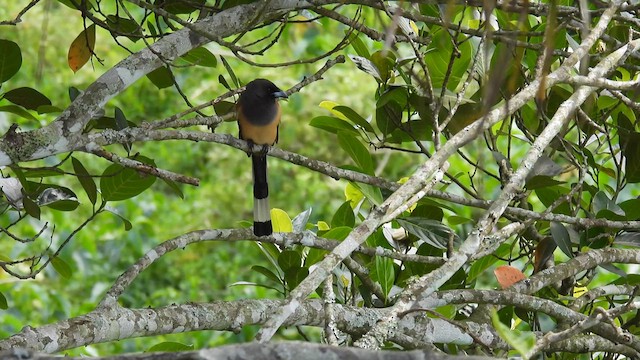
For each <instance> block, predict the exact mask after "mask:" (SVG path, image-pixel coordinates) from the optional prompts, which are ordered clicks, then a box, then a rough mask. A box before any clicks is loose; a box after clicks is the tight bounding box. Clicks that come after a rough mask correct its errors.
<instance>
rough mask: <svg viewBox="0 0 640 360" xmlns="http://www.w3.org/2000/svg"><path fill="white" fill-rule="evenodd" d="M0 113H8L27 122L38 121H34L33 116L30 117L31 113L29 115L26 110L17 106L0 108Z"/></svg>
mask: <svg viewBox="0 0 640 360" xmlns="http://www.w3.org/2000/svg"><path fill="white" fill-rule="evenodd" d="M0 112H8V113H12V114H15V115H18V116H20V117H22V118H25V119H27V120H33V121H38V119H36V118H35V117H34V116H33V115H31V113H29V112H28V111H27V110H25V109H23V108H22V107H20V106H17V105H5V106H0Z"/></svg>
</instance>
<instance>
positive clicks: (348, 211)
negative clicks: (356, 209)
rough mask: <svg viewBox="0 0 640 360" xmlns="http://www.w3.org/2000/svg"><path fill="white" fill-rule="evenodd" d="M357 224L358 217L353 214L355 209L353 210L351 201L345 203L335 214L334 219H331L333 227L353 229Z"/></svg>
mask: <svg viewBox="0 0 640 360" xmlns="http://www.w3.org/2000/svg"><path fill="white" fill-rule="evenodd" d="M355 223H356V217H355V215H354V214H353V209H352V208H351V203H350V202H349V201H345V202H344V203H343V204H342V205H340V207H339V208H338V210H337V211H336V213H335V214H333V218H331V227H332V228H337V227H340V226H346V227H350V228H352V227H353V226H354V225H355Z"/></svg>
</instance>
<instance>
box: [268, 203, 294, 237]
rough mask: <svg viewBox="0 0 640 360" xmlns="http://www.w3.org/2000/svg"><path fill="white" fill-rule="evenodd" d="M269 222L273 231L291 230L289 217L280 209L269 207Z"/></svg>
mask: <svg viewBox="0 0 640 360" xmlns="http://www.w3.org/2000/svg"><path fill="white" fill-rule="evenodd" d="M271 223H272V225H273V231H274V232H292V231H293V224H292V223H291V218H290V217H289V215H287V213H286V212H284V211H283V210H281V209H276V208H274V209H271Z"/></svg>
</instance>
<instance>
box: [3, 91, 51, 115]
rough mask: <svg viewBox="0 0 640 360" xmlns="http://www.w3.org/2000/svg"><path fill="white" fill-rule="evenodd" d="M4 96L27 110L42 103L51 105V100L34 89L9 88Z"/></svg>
mask: <svg viewBox="0 0 640 360" xmlns="http://www.w3.org/2000/svg"><path fill="white" fill-rule="evenodd" d="M4 98H5V99H7V100H9V101H11V102H12V103H14V104H16V105H20V106H22V107H23V108H25V109H28V110H37V109H38V107H40V106H43V105H51V100H49V98H47V97H46V96H44V95H43V94H42V93H41V92H39V91H38V90H36V89H32V88H28V87H21V88H17V89H13V90H9V91H7V92H6V93H5V94H4Z"/></svg>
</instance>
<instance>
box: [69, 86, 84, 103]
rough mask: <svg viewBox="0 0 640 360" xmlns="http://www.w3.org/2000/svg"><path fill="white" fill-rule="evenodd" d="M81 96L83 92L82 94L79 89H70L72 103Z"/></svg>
mask: <svg viewBox="0 0 640 360" xmlns="http://www.w3.org/2000/svg"><path fill="white" fill-rule="evenodd" d="M80 94H82V92H80V90H78V88H76V87H74V86H71V87H69V100H71V101H73V100H75V99H76V98H77V97H78V95H80Z"/></svg>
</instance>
